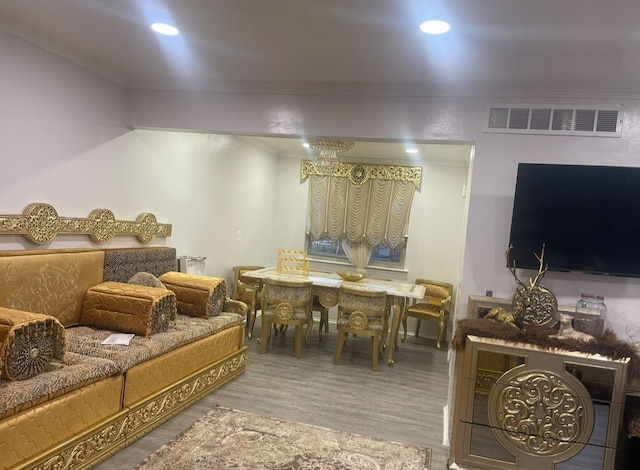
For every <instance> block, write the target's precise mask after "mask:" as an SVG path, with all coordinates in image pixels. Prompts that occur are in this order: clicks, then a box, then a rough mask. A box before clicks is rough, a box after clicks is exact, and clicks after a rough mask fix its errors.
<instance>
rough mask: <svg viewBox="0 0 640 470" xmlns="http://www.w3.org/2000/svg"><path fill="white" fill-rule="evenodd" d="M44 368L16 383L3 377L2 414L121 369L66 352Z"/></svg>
mask: <svg viewBox="0 0 640 470" xmlns="http://www.w3.org/2000/svg"><path fill="white" fill-rule="evenodd" d="M45 371H46V374H39V375H37V376H35V377H33V378H31V379H27V380H20V381H17V382H12V381H8V380H0V417H2V418H4V417H6V416H9V415H12V414H15V413H18V412H20V411H22V410H25V409H28V408H30V407H32V406H35V405H37V404H39V403H41V402H44V401H47V400H50V399H52V398H53V397H55V396H59V395H63V394H64V393H68V392H70V391H71V390H76V389H79V388H82V387H84V386H85V385H87V384H89V383H92V382H96V381H97V380H99V379H101V378H103V377H108V376H110V375H114V374H117V373H118V368H117V367H116V365H115V364H114V363H113V362H111V361H107V360H105V359H100V358H95V357H88V356H84V355H81V354H75V353H73V352H67V353H66V354H65V356H64V359H63V360H62V361H61V362H58V361H54V362H51V363H50V364H49V365H48V366H47V367H46V370H45Z"/></svg>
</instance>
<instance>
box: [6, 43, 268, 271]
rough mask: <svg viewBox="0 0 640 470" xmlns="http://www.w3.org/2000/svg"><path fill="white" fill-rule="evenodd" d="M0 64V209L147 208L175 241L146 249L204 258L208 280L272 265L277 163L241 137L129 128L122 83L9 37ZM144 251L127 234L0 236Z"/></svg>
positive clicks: (120, 211)
mask: <svg viewBox="0 0 640 470" xmlns="http://www.w3.org/2000/svg"><path fill="white" fill-rule="evenodd" d="M0 63H2V71H3V72H2V77H1V78H0V80H1V83H2V88H1V89H2V96H3V104H2V108H1V109H2V111H0V129H2V138H1V139H0V162H1V175H2V176H1V184H0V214H21V213H22V211H23V210H24V208H25V207H26V206H27V205H28V204H30V203H32V202H46V203H48V204H51V205H52V206H53V207H54V208H55V209H56V210H57V212H58V215H59V216H60V217H86V216H88V215H89V212H91V210H93V209H96V208H107V209H110V210H111V211H112V212H113V213H114V215H115V217H116V218H117V219H120V220H135V219H136V217H137V216H138V215H139V214H140V213H142V212H152V213H153V214H154V215H155V216H156V218H157V219H158V221H159V222H162V223H170V224H172V226H173V234H172V236H171V237H169V238H167V239H162V238H158V239H156V240H154V242H153V243H152V244H151V245H169V246H174V247H176V249H177V250H178V255H199V256H206V257H207V272H208V273H209V274H211V275H218V276H220V275H224V276H226V277H227V278H228V279H229V280H231V279H232V277H231V267H232V266H233V265H234V264H254V263H255V264H261V263H266V262H267V260H266V259H264V253H266V251H267V250H266V248H265V247H270V246H271V245H272V242H271V232H270V225H271V221H272V220H273V217H274V214H273V207H274V206H275V204H274V198H275V182H276V174H277V158H276V157H275V156H273V155H271V154H269V153H267V152H265V151H263V150H260V149H257V148H256V147H255V146H252V145H249V144H247V143H246V142H245V141H244V140H242V139H240V138H237V137H219V136H209V135H203V134H197V133H187V132H166V131H162V132H159V131H146V130H138V131H131V129H130V128H128V127H127V125H126V112H125V108H126V92H125V90H124V89H123V88H121V87H120V86H118V85H115V84H114V83H112V82H110V81H108V80H105V79H103V78H101V77H99V76H97V75H95V74H93V73H91V72H89V71H86V70H84V69H82V68H79V67H77V66H75V65H73V64H72V63H70V62H68V61H66V60H63V59H60V58H58V57H56V56H53V55H52V54H50V53H48V52H45V51H42V50H41V49H38V48H35V47H33V46H31V45H28V44H27V43H25V42H23V41H21V40H18V39H15V38H13V37H12V36H10V35H7V34H4V33H0ZM265 228H267V229H265ZM238 231H240V232H241V237H240V240H237V232H238ZM139 245H140V243H139V242H138V241H137V240H136V239H135V238H134V237H115V238H113V239H112V241H110V242H108V243H106V244H104V245H98V244H96V243H93V242H91V241H90V239H89V238H88V237H87V236H84V235H73V236H58V237H57V238H55V239H54V240H53V241H52V242H51V243H50V244H48V245H45V246H41V245H34V244H32V243H30V242H28V241H27V239H26V238H25V237H23V236H22V235H15V236H7V235H3V236H1V237H0V250H14V249H25V248H27V249H33V248H66V247H92V246H93V247H123V246H139Z"/></svg>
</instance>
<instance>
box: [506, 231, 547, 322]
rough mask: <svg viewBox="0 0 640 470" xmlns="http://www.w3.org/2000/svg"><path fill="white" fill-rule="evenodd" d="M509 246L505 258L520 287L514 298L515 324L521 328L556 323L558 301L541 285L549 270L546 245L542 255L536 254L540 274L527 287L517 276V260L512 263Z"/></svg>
mask: <svg viewBox="0 0 640 470" xmlns="http://www.w3.org/2000/svg"><path fill="white" fill-rule="evenodd" d="M512 248H513V245H509V248H507V251H506V252H505V254H504V256H505V258H506V259H507V267H508V268H509V271H510V272H511V274H512V275H513V277H514V278H515V280H516V284H518V285H519V286H520V287H518V288H516V293H515V295H514V296H513V305H512V306H513V317H514V321H515V323H516V324H517V325H518V326H520V325H522V324H523V323H526V324H534V325H546V324H548V323H552V322H554V321H555V315H556V312H557V310H558V301H557V299H556V296H555V295H553V292H551V291H550V290H549V289H547V288H546V287H544V286H542V285H540V281H541V280H542V278H543V277H544V275H545V273H546V272H547V270H548V269H549V265H548V264H546V263H545V262H544V250H545V244H544V243H543V244H542V250H541V252H540V255H538V254H537V253H534V256H535V257H536V259H537V260H538V263H539V267H538V272H537V274H536V275H535V277H533V278H531V277H530V278H529V284H528V285H527V284H526V283H524V282H523V281H522V279H520V278H519V277H518V275H517V274H516V260H513V261H511V249H512Z"/></svg>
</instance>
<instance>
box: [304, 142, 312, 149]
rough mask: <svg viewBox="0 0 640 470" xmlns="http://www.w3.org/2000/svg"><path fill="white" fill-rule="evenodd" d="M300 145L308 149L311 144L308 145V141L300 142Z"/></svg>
mask: <svg viewBox="0 0 640 470" xmlns="http://www.w3.org/2000/svg"><path fill="white" fill-rule="evenodd" d="M302 146H303V147H304V148H306V149H308V148H309V147H311V145H309V142H302Z"/></svg>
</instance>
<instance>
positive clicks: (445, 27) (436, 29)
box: [420, 20, 451, 34]
mask: <svg viewBox="0 0 640 470" xmlns="http://www.w3.org/2000/svg"><path fill="white" fill-rule="evenodd" d="M450 29H451V25H450V24H449V23H447V22H446V21H442V20H429V21H425V22H424V23H422V24H421V25H420V31H422V32H423V33H427V34H444V33H446V32H447V31H449V30H450Z"/></svg>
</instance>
